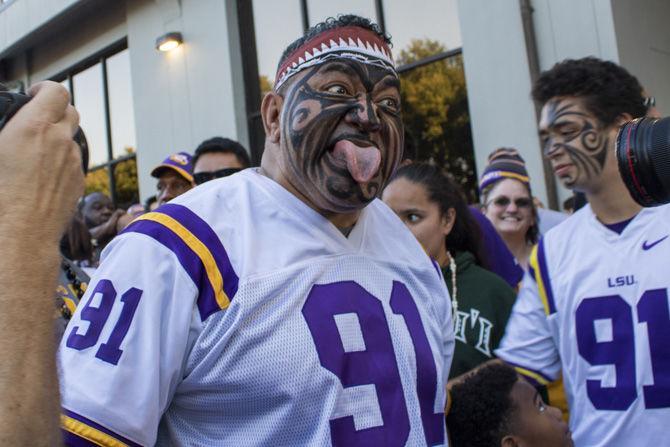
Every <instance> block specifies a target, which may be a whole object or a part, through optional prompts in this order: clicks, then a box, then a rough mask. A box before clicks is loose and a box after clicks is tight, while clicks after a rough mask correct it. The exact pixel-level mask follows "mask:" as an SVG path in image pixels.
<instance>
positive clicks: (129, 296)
mask: <svg viewBox="0 0 670 447" xmlns="http://www.w3.org/2000/svg"><path fill="white" fill-rule="evenodd" d="M96 295H100V304H99V305H98V306H97V307H93V306H92V305H91V304H92V303H93V299H94V298H95V296H96ZM116 295H117V294H116V289H115V288H114V285H113V284H112V282H111V281H109V280H108V279H102V280H100V281H99V282H98V284H97V285H96V286H95V289H94V290H93V292H92V293H91V294H90V295H89V297H88V301H87V302H86V304H85V305H84V307H83V308H82V309H81V312H80V313H79V318H80V319H81V320H84V321H88V322H89V325H88V328H87V329H86V332H85V333H84V334H78V333H77V332H78V331H79V326H74V327H73V328H72V331H71V332H70V335H69V337H68V338H67V341H66V342H65V346H67V347H68V348H72V349H76V350H78V351H81V350H83V349H86V348H90V347H91V346H95V345H96V344H97V343H98V340H99V339H100V334H102V330H103V328H104V327H105V324H106V323H107V320H108V319H109V315H110V313H111V312H112V308H113V307H114V301H115V300H116ZM141 296H142V291H141V290H140V289H136V288H134V287H133V288H131V289H130V290H128V291H127V292H126V293H124V294H123V295H122V296H121V302H122V303H123V309H122V310H121V315H120V316H119V319H118V321H117V322H116V324H115V325H114V329H112V333H111V334H110V336H109V339H108V340H107V342H106V343H102V344H101V345H100V348H98V351H97V352H96V354H95V356H96V357H97V358H99V359H100V360H103V361H105V362H107V363H111V364H112V365H116V364H118V362H119V359H120V358H121V354H122V353H123V351H122V350H121V349H120V346H121V343H122V342H123V339H124V338H125V337H126V334H127V333H128V330H129V329H130V323H131V322H132V320H133V316H134V315H135V311H136V310H137V305H138V304H139V302H140V297H141Z"/></svg>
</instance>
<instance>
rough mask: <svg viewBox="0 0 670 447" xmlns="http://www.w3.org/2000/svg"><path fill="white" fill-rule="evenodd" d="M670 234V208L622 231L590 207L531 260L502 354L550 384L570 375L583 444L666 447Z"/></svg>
mask: <svg viewBox="0 0 670 447" xmlns="http://www.w3.org/2000/svg"><path fill="white" fill-rule="evenodd" d="M668 235H670V207H668V206H662V207H658V208H653V209H643V210H642V211H640V212H639V213H638V214H637V216H635V218H634V219H633V220H632V222H631V223H630V224H629V225H628V226H627V227H626V228H625V229H624V231H623V232H622V233H621V234H620V235H619V234H617V233H615V232H613V231H611V230H609V229H607V228H606V227H605V226H604V225H603V224H601V223H600V222H599V221H598V220H597V218H596V216H595V215H594V213H593V211H592V210H591V208H590V206H588V205H586V206H585V207H584V208H582V209H581V210H579V211H578V212H576V213H575V214H574V215H573V216H571V217H570V218H568V219H567V220H566V221H564V222H563V223H562V224H560V225H558V226H557V227H555V228H553V229H552V230H550V231H549V232H548V233H547V234H546V235H545V236H544V237H543V238H542V240H541V241H540V243H539V244H538V246H537V247H536V250H535V251H534V252H533V254H532V256H531V262H530V266H531V269H530V272H529V274H527V275H526V277H525V278H524V282H523V287H522V290H521V291H520V293H519V296H518V298H517V301H516V303H515V305H514V308H513V310H512V315H511V317H510V320H509V322H508V325H507V328H506V333H505V336H504V337H503V340H502V341H501V345H500V348H499V349H498V350H496V355H497V356H498V357H500V358H502V359H503V360H505V361H507V362H509V363H511V364H513V365H516V366H517V370H518V371H519V372H521V373H522V374H524V375H525V376H526V377H527V378H529V379H531V380H534V381H536V382H538V383H541V384H546V383H548V382H549V381H551V380H555V379H557V378H558V377H559V375H560V373H561V371H562V375H563V381H564V385H565V390H566V394H567V399H568V405H569V408H570V428H571V430H572V433H573V439H574V441H575V445H577V446H582V445H584V446H586V445H588V446H594V447H598V446H615V447H616V446H630V445H663V444H665V440H666V439H667V435H666V432H665V423H666V422H667V421H668V420H670V419H669V418H670V368H668V365H670V363H669V362H670V350H669V349H668V348H667V346H668V344H667V340H668V337H669V336H670V317H669V313H668V295H667V288H668V285H670V284H669V277H668V274H667V260H668V259H669V258H670V239H667V238H668ZM666 239H667V240H666ZM663 340H665V341H663ZM664 421H666V422H664Z"/></svg>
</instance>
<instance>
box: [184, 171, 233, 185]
mask: <svg viewBox="0 0 670 447" xmlns="http://www.w3.org/2000/svg"><path fill="white" fill-rule="evenodd" d="M241 170H242V168H225V169H219V170H218V171H211V172H198V173H197V174H193V182H194V183H195V184H196V185H202V184H203V183H206V182H208V181H210V180H214V179H216V178H222V177H228V176H229V175H232V174H235V173H236V172H240V171H241Z"/></svg>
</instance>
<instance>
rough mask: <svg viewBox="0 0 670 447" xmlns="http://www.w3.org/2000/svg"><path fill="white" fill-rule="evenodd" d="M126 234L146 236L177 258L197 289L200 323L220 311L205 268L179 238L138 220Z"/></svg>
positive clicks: (160, 225) (151, 221) (156, 224)
mask: <svg viewBox="0 0 670 447" xmlns="http://www.w3.org/2000/svg"><path fill="white" fill-rule="evenodd" d="M126 232H133V233H140V234H144V235H147V236H149V237H151V238H152V239H155V240H156V241H158V242H160V243H161V244H163V245H164V246H165V247H167V248H168V249H169V250H170V251H171V252H173V253H174V254H175V255H176V256H177V259H178V260H179V263H180V264H181V266H182V267H183V268H184V270H186V273H188V276H190V277H191V279H192V280H193V282H194V283H195V284H196V286H197V287H198V290H199V295H198V310H199V311H200V318H201V320H202V321H204V320H205V319H206V318H207V317H209V316H210V315H211V314H213V313H214V312H216V311H218V310H221V308H220V307H219V305H218V304H217V302H216V298H215V296H214V289H213V288H212V284H211V283H210V282H209V278H208V277H207V272H206V270H205V266H204V265H203V263H202V261H201V260H200V258H199V257H198V255H196V254H195V252H194V251H193V250H191V248H190V247H189V246H188V245H186V243H185V242H184V241H183V240H182V239H181V238H180V237H179V236H177V235H176V234H175V233H173V232H172V231H171V230H169V229H168V228H166V227H164V226H163V225H162V224H160V223H158V222H155V221H153V220H138V221H136V222H133V223H132V224H130V225H129V226H128V227H127V228H126V229H125V230H124V233H126Z"/></svg>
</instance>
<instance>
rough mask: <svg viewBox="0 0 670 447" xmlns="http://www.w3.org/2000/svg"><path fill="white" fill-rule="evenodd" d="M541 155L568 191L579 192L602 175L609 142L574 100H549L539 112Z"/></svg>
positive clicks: (593, 118)
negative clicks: (571, 189)
mask: <svg viewBox="0 0 670 447" xmlns="http://www.w3.org/2000/svg"><path fill="white" fill-rule="evenodd" d="M540 136H541V139H542V144H543V148H544V149H543V150H544V155H545V156H546V157H547V158H549V160H550V161H551V165H552V167H553V169H554V172H555V173H556V175H557V176H558V177H559V178H560V179H561V181H562V182H563V183H564V184H565V186H566V187H568V188H573V189H580V190H581V189H582V188H583V187H584V186H585V185H588V184H589V183H591V182H592V181H593V180H595V179H597V178H598V177H599V176H600V174H601V173H602V172H603V168H604V166H605V162H606V160H607V148H608V147H609V138H608V133H607V131H606V129H604V128H603V127H602V126H601V125H600V123H599V121H598V119H597V118H596V117H594V116H593V115H592V114H591V113H589V112H588V111H587V110H586V108H585V107H584V106H583V105H582V102H581V101H580V100H579V99H577V98H563V99H560V98H559V99H553V100H550V101H549V102H547V103H546V104H545V105H544V107H543V108H542V119H541V121H540Z"/></svg>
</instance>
